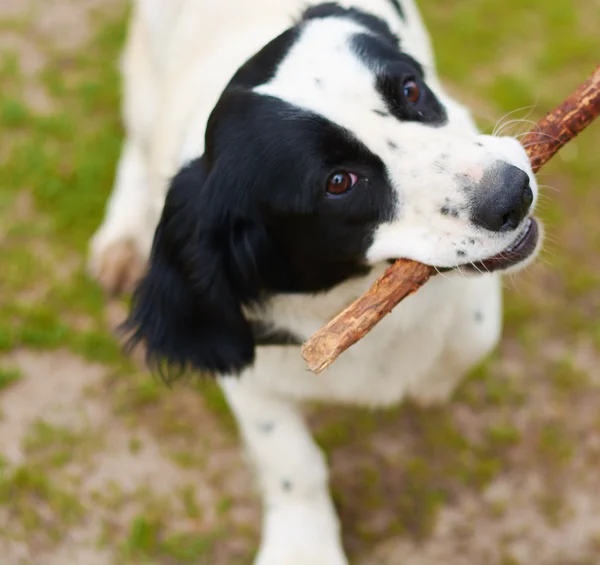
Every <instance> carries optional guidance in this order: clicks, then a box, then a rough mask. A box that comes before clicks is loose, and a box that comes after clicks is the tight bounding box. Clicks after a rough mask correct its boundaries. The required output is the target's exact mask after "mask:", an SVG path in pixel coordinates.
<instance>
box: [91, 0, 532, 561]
mask: <svg viewBox="0 0 600 565" xmlns="http://www.w3.org/2000/svg"><path fill="white" fill-rule="evenodd" d="M122 72H123V77H124V93H123V120H124V123H125V129H126V138H125V141H124V145H123V150H122V155H121V158H120V161H119V165H118V170H117V174H116V180H115V186H114V188H113V192H112V194H111V196H110V199H109V202H108V205H107V210H106V216H105V219H104V222H103V224H102V226H101V227H100V228H99V230H98V232H97V233H96V234H95V235H94V237H93V239H92V241H91V249H90V268H91V271H92V273H93V275H94V276H95V277H96V278H97V279H99V280H100V282H101V283H102V284H103V285H104V287H105V288H106V289H107V290H109V291H111V292H121V291H126V290H128V288H130V287H131V285H133V286H134V287H135V291H134V295H133V302H132V309H131V312H130V316H129V318H128V321H127V323H126V328H127V329H128V330H129V331H130V332H131V336H132V343H137V342H144V343H145V345H146V348H147V355H148V360H149V362H150V363H151V365H152V366H155V367H159V368H161V370H162V371H163V372H165V376H166V377H167V378H168V377H172V376H176V375H177V374H179V373H180V372H182V371H188V370H197V371H199V372H200V373H209V374H211V375H214V376H215V378H216V379H218V382H219V383H220V386H221V387H222V390H223V392H224V395H225V397H226V399H227V401H228V404H229V406H230V408H231V410H232V412H233V414H234V415H235V418H236V419H237V422H238V425H239V430H240V435H241V437H242V438H243V443H244V445H245V447H246V449H247V451H248V453H249V455H250V458H251V460H252V464H253V467H254V469H255V471H256V478H257V483H258V487H259V491H260V494H261V497H262V504H263V518H262V536H261V542H260V547H259V549H258V552H257V556H256V560H255V563H256V565H344V564H346V563H347V562H348V561H347V557H346V556H345V554H344V550H343V547H342V543H341V535H340V525H339V520H338V517H337V515H336V511H335V508H334V505H333V503H332V500H331V498H330V494H329V490H328V469H327V465H326V461H325V458H324V456H323V454H322V452H321V451H320V450H319V448H318V447H317V445H316V444H315V442H314V441H313V439H312V437H311V434H310V432H309V430H308V428H307V426H306V424H305V423H304V420H303V417H302V405H303V403H305V402H307V401H326V402H332V403H337V404H355V405H356V404H358V405H363V406H369V407H383V406H390V405H394V404H397V403H399V402H400V401H401V400H402V399H403V398H407V397H410V398H414V399H416V400H417V401H418V402H422V403H426V404H431V403H437V402H442V401H444V400H445V399H447V397H448V396H449V395H450V394H451V392H452V390H453V388H454V387H455V386H456V384H457V383H458V382H459V381H460V379H461V378H462V377H463V376H464V375H465V374H466V373H467V372H468V371H469V369H470V368H472V367H473V366H474V365H475V364H477V363H478V362H480V361H481V360H482V359H483V358H484V357H485V356H486V355H488V354H489V353H490V352H491V351H492V349H493V348H494V347H495V346H496V344H497V342H498V340H499V339H500V336H501V329H502V323H501V318H502V287H501V277H502V274H503V272H505V271H508V270H518V269H521V268H523V267H524V266H525V265H526V264H528V263H529V262H531V261H532V260H533V259H534V258H535V256H536V254H537V252H538V250H539V248H540V246H541V240H542V232H541V226H540V225H539V224H538V223H537V221H536V220H535V219H534V218H533V216H532V213H533V211H534V209H535V204H536V200H537V195H538V188H537V184H536V179H535V176H534V174H533V171H532V169H531V167H530V164H529V160H528V158H527V155H526V153H525V151H524V149H523V148H522V146H521V145H520V144H519V143H518V142H517V141H516V140H515V139H513V138H510V137H495V136H489V135H482V134H481V133H480V132H479V130H478V129H477V126H476V125H475V122H474V120H473V118H472V117H471V114H470V112H469V111H468V109H467V108H465V107H464V106H463V105H462V104H461V103H460V102H459V101H457V100H455V99H454V98H453V97H451V96H450V95H449V94H448V93H447V91H446V90H445V89H444V87H443V85H442V83H441V81H440V79H439V78H438V75H437V71H436V66H435V61H434V57H433V53H432V47H431V44H430V39H429V36H428V34H427V31H426V29H425V27H424V24H423V21H422V19H421V16H420V14H419V11H418V8H417V6H416V5H415V4H414V2H413V0H348V1H347V2H340V3H319V2H308V3H307V2H306V0H255V1H254V2H248V1H247V0H222V1H221V2H211V1H210V0H169V2H164V1H163V0H137V1H136V2H135V3H134V5H133V12H132V15H131V21H130V27H129V33H128V38H127V42H126V46H125V49H124V54H123V59H122ZM400 257H402V258H408V259H413V260H417V261H421V262H423V263H426V264H428V265H432V266H434V267H436V268H437V269H438V270H439V271H440V275H438V276H436V277H434V278H432V280H431V281H430V282H428V283H427V284H426V285H425V286H424V287H423V288H422V289H420V290H419V291H418V292H417V293H416V294H414V295H412V296H410V297H409V298H407V299H406V300H405V301H404V302H402V303H401V304H400V305H399V306H398V307H397V308H396V309H395V310H394V311H393V312H392V313H391V314H390V315H388V316H387V317H385V319H384V320H383V321H382V322H381V323H380V324H379V325H378V326H377V327H376V328H375V329H374V330H373V331H372V332H370V333H369V334H368V335H367V336H366V337H365V338H364V339H362V340H361V341H360V342H358V343H357V344H356V345H355V346H354V347H352V348H351V349H349V350H348V351H346V352H345V353H344V354H343V355H342V356H341V357H340V358H339V359H338V360H337V361H336V362H335V363H334V364H333V365H332V366H331V367H330V368H329V369H328V370H327V371H326V372H325V373H324V374H321V375H314V374H311V373H310V372H308V371H307V369H306V367H305V365H304V363H303V361H302V359H301V356H300V347H299V346H300V344H301V343H302V342H303V341H305V340H306V339H307V338H308V337H309V336H310V335H311V334H312V333H313V332H315V331H316V330H317V329H319V328H320V327H321V326H322V325H323V324H325V323H326V322H327V321H328V320H330V319H331V318H332V317H334V316H335V315H336V314H337V313H339V312H340V311H341V310H342V309H343V308H344V307H345V306H346V305H348V304H349V303H350V302H351V301H353V300H354V299H356V298H357V297H358V296H360V295H361V294H362V293H363V292H364V291H366V290H367V288H368V287H369V286H370V284H371V283H372V282H373V281H374V280H375V279H376V277H378V276H379V275H381V274H382V272H383V271H384V270H385V268H386V267H387V266H388V263H390V262H392V261H394V260H395V259H396V258H400ZM165 367H166V369H165Z"/></svg>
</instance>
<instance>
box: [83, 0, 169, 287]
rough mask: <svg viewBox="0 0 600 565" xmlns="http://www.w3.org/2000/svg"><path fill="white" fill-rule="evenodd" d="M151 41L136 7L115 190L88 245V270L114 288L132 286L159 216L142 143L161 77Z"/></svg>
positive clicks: (126, 59)
mask: <svg viewBox="0 0 600 565" xmlns="http://www.w3.org/2000/svg"><path fill="white" fill-rule="evenodd" d="M149 45H150V41H149V36H148V33H147V31H146V29H145V26H144V24H143V21H142V19H141V18H140V15H139V10H137V5H136V9H135V10H134V13H133V16H132V20H131V25H130V29H129V34H128V37H127V42H126V44H125V48H124V51H123V58H122V68H121V70H122V75H123V100H122V113H123V122H124V126H125V130H126V138H125V142H124V144H123V149H122V152H121V157H120V160H119V164H118V167H117V174H116V178H115V182H114V186H113V191H112V194H111V196H110V198H109V201H108V205H107V208H106V213H105V217H104V221H103V224H102V226H101V227H100V228H99V229H98V231H97V232H96V234H95V235H94V237H93V238H92V241H91V242H90V249H89V254H90V257H89V270H90V273H91V275H92V276H93V277H95V278H96V279H98V280H99V281H100V283H101V284H102V286H103V287H104V288H105V289H106V290H107V291H108V292H110V293H120V292H124V291H129V290H131V287H132V285H133V284H134V283H135V281H136V280H137V279H138V278H139V277H140V275H141V274H142V273H143V271H144V269H145V267H146V261H147V257H148V254H149V251H150V247H151V245H152V237H153V235H154V228H155V227H156V222H157V219H158V218H156V217H155V216H156V211H155V210H154V209H153V207H152V205H151V191H150V185H149V181H150V178H149V171H148V166H147V157H146V155H145V153H144V147H146V146H147V143H148V139H149V136H150V134H151V131H152V128H153V121H154V115H155V109H156V99H155V98H156V94H155V93H156V91H157V86H156V84H157V81H156V77H155V76H154V71H153V65H152V63H151V56H150V47H149Z"/></svg>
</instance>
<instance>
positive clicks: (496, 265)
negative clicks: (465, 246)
mask: <svg viewBox="0 0 600 565" xmlns="http://www.w3.org/2000/svg"><path fill="white" fill-rule="evenodd" d="M539 239H540V228H539V224H538V222H537V220H536V219H535V218H533V217H529V218H528V219H527V222H526V224H525V226H524V227H523V229H522V230H521V231H520V232H519V235H518V236H517V237H516V238H515V239H514V241H513V242H512V243H511V244H510V245H509V246H508V247H507V248H506V249H504V250H503V251H501V252H500V253H497V254H496V255H492V256H491V257H488V258H487V259H483V260H481V261H473V262H470V263H464V264H462V265H456V266H454V267H435V270H436V271H437V272H438V273H447V272H449V271H455V270H460V271H463V272H465V271H467V272H472V273H480V274H482V273H493V272H494V271H504V270H507V269H510V268H511V267H514V266H516V265H518V264H519V263H522V262H523V261H525V260H526V259H528V258H530V257H531V256H532V255H533V254H534V253H535V251H536V249H537V246H538V242H539ZM395 261H396V259H389V260H388V263H390V264H393V263H394V262H395Z"/></svg>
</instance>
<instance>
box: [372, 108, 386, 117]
mask: <svg viewBox="0 0 600 565" xmlns="http://www.w3.org/2000/svg"><path fill="white" fill-rule="evenodd" d="M373 113H374V114H377V115H378V116H381V117H382V118H387V117H389V115H390V114H389V112H386V111H385V110H377V109H375V110H373Z"/></svg>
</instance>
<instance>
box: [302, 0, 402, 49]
mask: <svg viewBox="0 0 600 565" xmlns="http://www.w3.org/2000/svg"><path fill="white" fill-rule="evenodd" d="M324 18H348V19H351V20H353V21H355V22H356V23H357V24H359V25H361V26H363V27H365V28H367V29H368V30H369V31H371V32H372V33H374V34H375V35H377V36H378V37H379V38H381V39H382V40H383V41H385V42H386V43H390V44H392V45H395V46H396V47H398V45H399V43H400V41H399V39H398V36H396V35H395V34H394V33H392V30H391V29H390V28H389V26H388V24H387V22H385V20H382V19H381V18H378V17H377V16H374V15H373V14H369V13H367V12H363V11H362V10H358V9H357V8H343V7H342V6H340V5H339V4H336V3H335V2H327V3H325V4H318V5H317V6H312V7H310V8H308V10H306V11H305V12H304V14H303V15H302V21H309V20H315V19H324Z"/></svg>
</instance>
